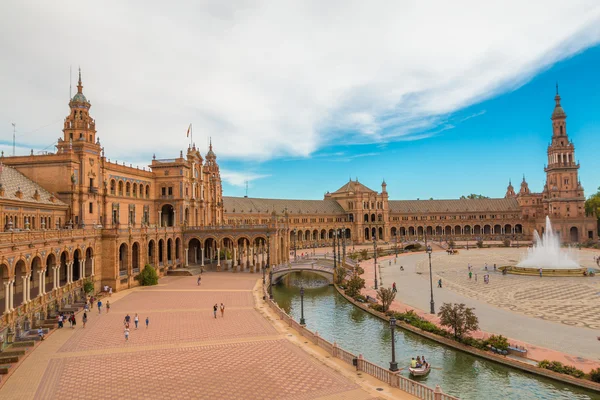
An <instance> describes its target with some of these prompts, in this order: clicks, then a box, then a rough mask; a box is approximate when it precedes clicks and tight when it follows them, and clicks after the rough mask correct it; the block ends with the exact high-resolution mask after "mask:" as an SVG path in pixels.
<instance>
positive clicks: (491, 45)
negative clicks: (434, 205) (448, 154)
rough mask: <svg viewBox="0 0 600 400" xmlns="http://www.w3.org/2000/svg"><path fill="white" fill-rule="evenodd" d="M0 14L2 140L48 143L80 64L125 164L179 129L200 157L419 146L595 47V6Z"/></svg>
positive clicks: (392, 5) (70, 8) (36, 8)
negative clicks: (384, 144)
mask: <svg viewBox="0 0 600 400" xmlns="http://www.w3.org/2000/svg"><path fill="white" fill-rule="evenodd" d="M0 11H1V12H2V15H3V16H4V20H3V24H1V25H0V44H1V48H2V52H3V55H2V57H3V62H2V63H0V87H1V88H2V94H1V95H0V124H2V127H1V128H0V130H1V131H2V132H3V134H2V139H4V141H9V133H11V132H12V127H11V125H10V123H11V122H17V126H18V127H19V130H20V131H21V134H18V135H17V136H18V139H17V141H18V142H19V144H20V145H21V146H23V147H34V148H36V149H41V148H43V147H46V146H47V145H48V144H49V143H51V142H52V140H55V139H56V138H57V137H58V136H59V135H60V134H61V132H60V130H61V129H62V125H61V123H60V122H56V121H58V120H60V119H61V118H62V117H64V116H66V115H67V112H68V108H67V102H68V83H69V81H68V77H69V65H72V66H73V67H74V68H73V69H74V71H76V69H77V67H78V66H79V65H81V67H82V72H83V83H84V93H85V94H86V96H87V97H88V99H89V100H90V101H91V103H92V109H91V114H92V115H93V116H94V117H95V118H96V120H97V128H98V132H99V133H98V135H99V136H100V138H101V140H102V143H103V145H104V146H105V147H106V150H107V155H109V156H110V157H111V158H112V157H114V158H117V159H119V160H120V159H125V160H127V161H128V162H134V163H135V162H140V161H149V158H148V155H149V154H152V153H154V152H157V157H159V156H164V157H170V156H173V155H174V154H178V153H179V149H181V148H184V147H185V146H186V144H187V142H186V137H185V133H186V130H187V126H188V124H189V123H190V122H192V123H193V126H194V140H195V141H196V143H197V145H199V146H200V147H201V148H202V149H203V151H204V152H205V151H206V147H207V146H206V138H207V137H208V136H212V139H213V144H214V147H215V151H216V153H217V155H218V156H219V157H241V158H245V159H255V160H266V159H270V158H274V157H283V156H308V155H310V154H311V153H312V152H314V151H316V150H318V149H320V148H322V147H323V146H326V145H328V144H330V143H340V142H349V143H355V142H361V143H364V142H381V141H392V140H410V139H411V138H414V139H418V138H420V137H427V136H428V135H427V132H429V131H431V132H435V131H436V130H438V129H439V128H440V127H441V126H443V124H444V122H445V118H446V116H447V115H448V114H449V113H452V112H454V111H457V110H459V109H461V108H462V107H465V106H467V105H470V104H473V103H475V102H477V101H480V100H482V99H485V98H488V97H490V96H493V95H495V94H497V93H500V92H503V91H507V90H511V89H513V88H516V87H518V86H519V85H521V84H522V83H524V82H526V81H527V79H529V78H530V77H532V76H533V75H534V74H535V73H536V72H538V71H540V70H542V69H544V68H546V67H548V66H550V65H551V64H553V63H555V62H556V61H558V60H561V59H563V58H565V57H569V56H570V55H573V54H575V53H577V52H578V51H581V50H583V49H585V48H587V47H589V46H592V45H594V44H596V43H598V41H599V40H600V3H598V2H597V1H575V0H573V1H569V2H564V1H527V2H523V1H516V0H515V1H512V0H506V1H496V2H481V1H455V2H446V1H435V2H427V1H372V2H364V1H327V2H323V1H294V2H291V1H229V2H224V1H218V0H215V1H189V2H171V3H165V2H159V1H144V2H142V1H137V2H122V1H112V0H111V1H105V2H102V3H97V2H96V3H87V2H78V1H56V2H32V1H13V0H10V1H6V2H3V3H2V5H0ZM75 76H76V74H75V73H73V81H74V80H75ZM52 121H55V122H54V124H53V125H51V127H46V128H44V129H39V130H36V129H37V128H39V127H41V126H44V125H47V124H49V123H51V122H52ZM5 125H6V126H5ZM27 132H30V133H27ZM2 147H5V146H2ZM159 152H162V154H160V153H159Z"/></svg>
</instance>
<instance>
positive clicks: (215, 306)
mask: <svg viewBox="0 0 600 400" xmlns="http://www.w3.org/2000/svg"><path fill="white" fill-rule="evenodd" d="M218 308H219V307H218V306H217V303H215V305H214V306H213V315H214V316H215V318H217V309H218Z"/></svg>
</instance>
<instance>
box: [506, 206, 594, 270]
mask: <svg viewBox="0 0 600 400" xmlns="http://www.w3.org/2000/svg"><path fill="white" fill-rule="evenodd" d="M576 259H577V257H576V255H575V254H574V253H573V251H572V250H571V248H569V249H566V250H565V249H562V248H561V247H560V238H559V236H558V234H557V233H556V232H554V231H553V230H552V224H551V223H550V218H549V217H548V216H546V229H545V230H544V233H543V234H542V237H540V235H539V233H538V232H537V231H534V233H533V247H531V248H529V249H527V254H526V255H525V257H524V258H523V259H522V260H521V261H520V262H519V263H518V264H517V266H516V267H507V268H508V271H507V272H510V273H513V274H523V275H538V274H539V272H540V268H541V269H542V274H543V275H552V276H572V275H582V274H583V271H584V269H583V268H581V266H580V265H579V263H578V262H577V260H576Z"/></svg>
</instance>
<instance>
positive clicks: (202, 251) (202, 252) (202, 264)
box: [200, 247, 204, 267]
mask: <svg viewBox="0 0 600 400" xmlns="http://www.w3.org/2000/svg"><path fill="white" fill-rule="evenodd" d="M200 250H201V256H202V258H201V259H202V263H201V264H200V266H201V267H204V247H202V249H200Z"/></svg>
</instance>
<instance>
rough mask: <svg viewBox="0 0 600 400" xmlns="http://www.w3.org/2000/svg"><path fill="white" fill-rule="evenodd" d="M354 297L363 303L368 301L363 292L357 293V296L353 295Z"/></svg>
mask: <svg viewBox="0 0 600 400" xmlns="http://www.w3.org/2000/svg"><path fill="white" fill-rule="evenodd" d="M353 299H354V300H356V301H362V302H363V303H366V302H367V298H366V297H365V296H363V295H362V294H357V295H356V296H354V297H353Z"/></svg>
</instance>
